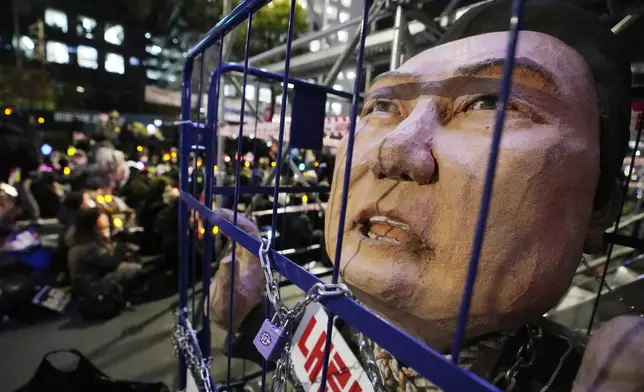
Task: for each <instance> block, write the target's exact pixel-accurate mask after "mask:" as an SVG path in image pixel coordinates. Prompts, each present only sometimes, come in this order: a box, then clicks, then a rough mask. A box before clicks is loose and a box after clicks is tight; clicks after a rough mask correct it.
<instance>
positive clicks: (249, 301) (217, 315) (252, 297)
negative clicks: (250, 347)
mask: <svg viewBox="0 0 644 392" xmlns="http://www.w3.org/2000/svg"><path fill="white" fill-rule="evenodd" d="M216 213H217V214H219V215H220V216H221V217H222V218H224V219H226V220H228V221H231V222H232V220H233V211H231V210H227V209H218V210H217V211H216ZM237 226H238V227H239V228H240V229H242V230H244V231H245V232H246V233H248V234H250V235H251V236H253V237H254V238H256V239H259V238H260V237H259V230H258V229H257V226H256V225H255V224H254V223H253V222H252V221H251V220H250V219H248V218H246V217H245V216H243V215H242V214H238V215H237ZM220 233H221V231H220ZM235 252H236V253H235V256H236V262H235V265H234V266H233V265H232V263H231V262H232V253H231V254H229V255H226V256H224V258H223V259H222V260H221V262H220V263H219V269H218V270H217V273H216V274H215V277H214V278H213V280H212V283H211V285H210V295H209V299H210V304H205V309H204V310H205V311H206V312H209V313H210V317H211V320H212V322H213V323H214V324H216V325H218V326H220V327H221V328H224V329H227V328H228V324H229V320H230V319H231V313H232V331H231V332H236V331H237V329H238V328H239V326H240V325H241V323H242V321H244V318H245V317H246V315H247V314H248V313H249V312H250V311H251V310H252V309H253V308H254V307H255V306H256V305H257V304H258V303H260V302H261V299H262V294H263V292H264V286H265V282H264V273H263V271H262V267H261V264H260V262H259V259H258V257H257V255H255V254H253V253H251V252H249V251H248V250H246V248H244V247H242V246H241V245H237V247H236V250H235ZM233 267H234V268H233ZM233 269H234V278H235V283H234V289H235V290H234V293H233V308H232V309H230V308H229V299H230V282H231V270H233Z"/></svg>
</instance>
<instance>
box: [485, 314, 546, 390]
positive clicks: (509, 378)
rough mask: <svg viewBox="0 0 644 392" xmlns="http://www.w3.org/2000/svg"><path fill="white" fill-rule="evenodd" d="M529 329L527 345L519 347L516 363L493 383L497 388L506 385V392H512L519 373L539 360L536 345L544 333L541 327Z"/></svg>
mask: <svg viewBox="0 0 644 392" xmlns="http://www.w3.org/2000/svg"><path fill="white" fill-rule="evenodd" d="M527 328H528V334H529V338H528V341H527V342H526V343H524V344H523V345H522V346H521V347H519V350H518V351H517V354H516V361H515V362H514V364H513V365H512V366H511V367H510V368H509V369H508V370H506V371H504V372H502V373H500V374H498V375H497V376H496V377H495V378H494V381H493V384H494V385H496V386H499V384H501V383H504V385H506V387H505V389H504V391H506V392H510V391H512V390H513V389H514V388H515V387H516V384H517V379H516V377H517V374H519V371H521V369H525V368H529V367H530V366H532V365H533V364H534V361H535V359H536V358H537V350H535V349H534V343H535V341H536V340H538V339H541V337H542V336H543V331H542V330H541V327H539V326H527Z"/></svg>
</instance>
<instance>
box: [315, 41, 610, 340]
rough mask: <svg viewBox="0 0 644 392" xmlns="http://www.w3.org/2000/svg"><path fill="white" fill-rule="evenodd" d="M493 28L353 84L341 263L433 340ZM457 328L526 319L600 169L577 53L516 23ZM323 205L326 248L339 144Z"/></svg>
mask: <svg viewBox="0 0 644 392" xmlns="http://www.w3.org/2000/svg"><path fill="white" fill-rule="evenodd" d="M507 35H508V33H507V32H500V33H488V34H482V35H478V36H473V37H469V38H466V39H462V40H459V41H454V42H450V43H447V44H445V45H441V46H438V47H434V48H431V49H429V50H426V51H424V52H422V53H420V54H418V55H417V56H415V57H413V58H412V59H410V60H409V61H407V62H406V63H405V64H404V65H402V66H401V67H400V68H399V69H398V70H397V71H396V72H392V73H387V74H384V75H381V76H380V77H378V78H377V80H375V81H374V82H373V84H372V86H371V87H370V89H369V92H368V94H367V97H366V99H365V104H364V110H363V113H362V114H361V117H360V123H359V124H358V125H357V128H356V141H355V148H354V153H353V163H352V167H351V180H350V191H349V200H348V210H347V225H346V227H345V230H344V233H343V237H344V238H343V241H344V242H343V247H342V258H341V265H340V271H341V274H342V277H343V279H344V281H345V282H346V283H347V284H348V285H349V286H350V288H351V289H352V290H353V292H354V293H355V294H356V295H357V297H358V299H359V300H361V301H362V302H363V303H364V304H365V305H367V306H368V307H370V308H371V309H373V310H375V311H377V312H378V313H379V314H381V315H382V316H384V317H385V318H387V319H388V320H390V321H392V322H394V323H395V324H398V325H400V326H401V327H403V328H404V329H405V330H407V331H408V332H409V333H411V334H413V335H415V336H418V337H419V338H421V339H423V340H424V341H425V342H427V343H428V344H430V345H431V346H433V347H434V348H436V349H440V350H443V349H445V348H446V347H447V346H448V345H449V344H450V343H451V336H452V335H453V332H454V330H455V324H456V319H457V317H458V312H459V306H460V303H461V299H462V296H463V287H464V282H465V280H466V275H467V270H468V264H469V258H470V254H471V248H472V241H473V236H474V230H475V225H476V221H477V217H478V213H479V204H480V198H481V193H482V189H483V183H484V179H485V171H486V168H487V162H488V155H489V150H490V143H491V136H492V132H493V129H494V122H495V113H496V108H497V105H498V102H497V98H496V97H497V93H498V89H499V86H500V79H501V77H502V67H503V59H504V57H505V54H506V46H507ZM516 59H517V63H516V66H515V69H514V73H513V87H512V92H511V97H512V98H511V101H510V102H509V103H508V111H507V114H506V120H505V127H504V131H503V138H502V141H501V149H500V155H499V161H498V166H497V170H496V178H495V183H494V193H493V200H492V204H491V209H490V214H489V218H488V222H487V228H486V236H485V241H484V245H483V251H482V254H481V259H480V264H479V269H478V277H477V281H476V285H475V290H474V296H473V299H472V307H471V310H470V321H469V325H468V330H467V336H469V337H473V336H477V335H481V334H484V333H488V332H493V331H498V330H502V329H506V328H511V327H515V326H519V325H522V324H525V323H526V322H530V321H531V320H532V319H534V318H536V317H539V316H541V315H542V314H543V313H544V312H546V311H547V310H549V309H550V308H551V307H552V306H554V305H555V304H556V302H557V301H558V300H559V299H560V298H561V296H563V294H564V293H565V292H566V289H567V288H568V286H569V284H570V281H571V279H572V276H573V274H574V271H575V269H576V267H577V265H578V263H579V257H580V255H581V254H582V250H583V247H584V239H585V236H586V233H587V231H588V227H589V222H590V217H591V212H592V208H593V197H594V194H595V189H596V185H597V179H598V177H599V121H598V119H599V113H598V109H597V107H598V104H597V99H596V91H595V87H594V82H593V78H592V76H591V73H590V71H589V69H588V67H587V65H586V63H585V62H584V60H583V58H582V57H581V56H580V55H579V54H578V53H577V52H575V51H574V50H573V49H571V48H570V47H568V46H567V45H565V44H564V43H562V42H561V41H559V40H558V39H556V38H553V37H551V36H549V35H545V34H541V33H535V32H529V31H524V32H521V34H520V39H519V47H518V50H517V55H516ZM346 142H347V141H346V139H345V140H344V141H343V144H342V145H341V147H340V148H339V150H338V154H337V160H336V166H335V168H336V169H335V170H336V172H335V177H334V180H335V181H334V182H333V187H332V190H331V197H330V204H329V207H328V209H327V215H326V216H327V222H326V230H325V231H326V233H327V237H326V241H327V243H326V245H327V250H328V252H329V255H330V256H331V258H333V256H334V255H335V247H336V239H337V227H338V214H339V211H340V206H341V194H342V185H341V184H342V182H343V180H344V179H343V174H344V167H345V160H346V150H347V146H346Z"/></svg>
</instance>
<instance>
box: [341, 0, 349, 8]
mask: <svg viewBox="0 0 644 392" xmlns="http://www.w3.org/2000/svg"><path fill="white" fill-rule="evenodd" d="M340 3H342V5H343V6H345V7H351V0H340Z"/></svg>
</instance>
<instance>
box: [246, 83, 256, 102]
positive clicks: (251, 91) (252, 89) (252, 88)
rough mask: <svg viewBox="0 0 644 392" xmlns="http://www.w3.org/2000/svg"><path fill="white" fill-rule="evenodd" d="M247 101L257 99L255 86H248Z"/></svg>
mask: <svg viewBox="0 0 644 392" xmlns="http://www.w3.org/2000/svg"><path fill="white" fill-rule="evenodd" d="M246 99H255V86H253V85H249V86H246Z"/></svg>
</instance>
